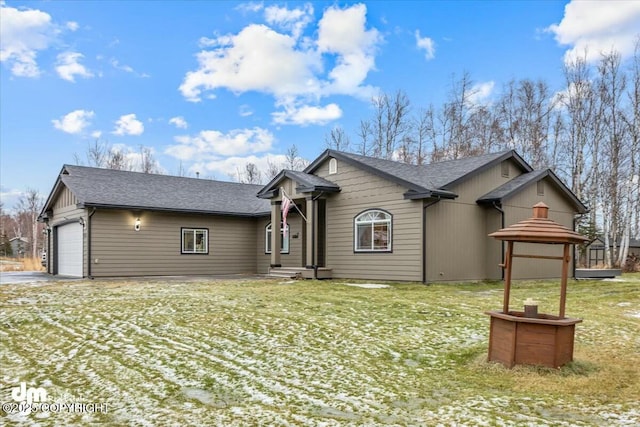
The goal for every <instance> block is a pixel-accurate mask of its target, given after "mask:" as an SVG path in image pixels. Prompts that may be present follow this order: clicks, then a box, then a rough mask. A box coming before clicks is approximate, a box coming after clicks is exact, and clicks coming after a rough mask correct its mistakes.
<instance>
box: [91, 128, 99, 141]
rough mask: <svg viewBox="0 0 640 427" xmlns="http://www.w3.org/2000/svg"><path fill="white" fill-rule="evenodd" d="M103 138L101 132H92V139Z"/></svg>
mask: <svg viewBox="0 0 640 427" xmlns="http://www.w3.org/2000/svg"><path fill="white" fill-rule="evenodd" d="M101 136H102V131H101V130H94V131H93V132H91V138H94V139H98V138H100V137H101Z"/></svg>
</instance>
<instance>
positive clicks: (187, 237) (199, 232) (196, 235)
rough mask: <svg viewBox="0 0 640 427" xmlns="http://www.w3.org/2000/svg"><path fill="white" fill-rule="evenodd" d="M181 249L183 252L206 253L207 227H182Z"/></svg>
mask: <svg viewBox="0 0 640 427" xmlns="http://www.w3.org/2000/svg"><path fill="white" fill-rule="evenodd" d="M181 249H182V250H181V253H183V254H205V255H206V254H208V253H209V230H208V229H207V228H183V229H182V248H181Z"/></svg>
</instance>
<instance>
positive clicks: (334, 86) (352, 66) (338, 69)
mask: <svg viewBox="0 0 640 427" xmlns="http://www.w3.org/2000/svg"><path fill="white" fill-rule="evenodd" d="M366 14H367V7H366V6H365V5H364V4H357V5H354V6H352V7H350V8H347V9H340V8H338V7H335V6H333V7H330V8H329V9H327V10H326V11H325V13H324V15H323V16H322V19H321V20H320V22H319V23H318V42H317V44H318V50H319V51H320V52H321V53H330V54H331V53H332V54H336V55H337V57H336V58H335V62H336V66H335V67H334V68H333V69H332V70H331V71H330V72H329V78H330V80H331V83H330V84H329V85H328V88H327V90H328V92H329V93H331V94H344V95H356V96H362V97H365V98H367V99H368V98H370V97H371V96H372V94H373V93H374V91H373V89H372V88H370V87H362V86H360V85H361V84H362V82H364V80H365V78H366V77H367V74H368V73H369V71H371V70H373V69H374V68H375V53H376V50H377V46H378V44H379V43H380V42H381V41H382V36H381V35H380V33H379V32H378V30H376V29H375V28H373V29H370V30H366Z"/></svg>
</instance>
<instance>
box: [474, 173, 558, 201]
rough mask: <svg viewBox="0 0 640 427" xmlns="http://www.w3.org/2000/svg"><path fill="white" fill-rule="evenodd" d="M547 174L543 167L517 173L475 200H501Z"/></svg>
mask: <svg viewBox="0 0 640 427" xmlns="http://www.w3.org/2000/svg"><path fill="white" fill-rule="evenodd" d="M547 174H548V170H547V169H545V170H538V171H533V172H529V173H524V174H522V175H518V176H517V177H515V178H513V179H512V180H510V181H507V182H505V183H504V184H502V185H501V186H500V187H498V188H495V189H493V190H491V191H490V192H488V193H487V194H485V195H484V196H482V197H480V198H479V199H478V200H477V201H478V203H491V202H494V201H495V202H497V201H501V200H503V199H504V198H507V197H509V196H510V195H512V194H515V193H517V192H518V191H519V190H521V189H522V188H524V187H526V186H527V185H529V184H531V183H533V182H537V181H538V180H539V179H540V178H541V177H543V176H546V175H547Z"/></svg>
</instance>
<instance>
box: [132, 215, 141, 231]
mask: <svg viewBox="0 0 640 427" xmlns="http://www.w3.org/2000/svg"><path fill="white" fill-rule="evenodd" d="M133 229H134V230H136V231H140V218H136V222H135V223H134V224H133Z"/></svg>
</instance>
